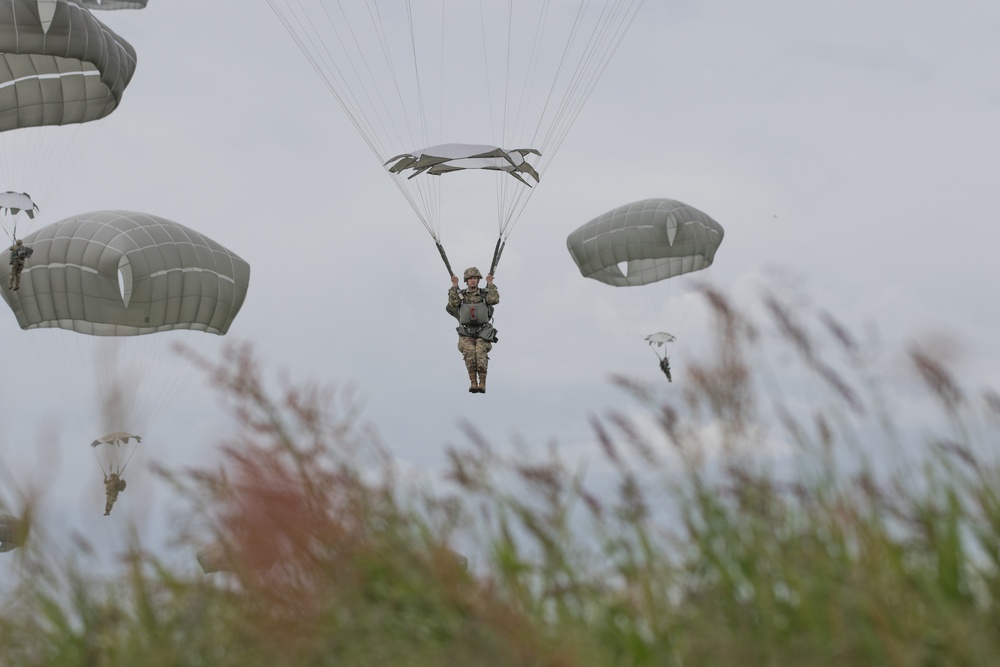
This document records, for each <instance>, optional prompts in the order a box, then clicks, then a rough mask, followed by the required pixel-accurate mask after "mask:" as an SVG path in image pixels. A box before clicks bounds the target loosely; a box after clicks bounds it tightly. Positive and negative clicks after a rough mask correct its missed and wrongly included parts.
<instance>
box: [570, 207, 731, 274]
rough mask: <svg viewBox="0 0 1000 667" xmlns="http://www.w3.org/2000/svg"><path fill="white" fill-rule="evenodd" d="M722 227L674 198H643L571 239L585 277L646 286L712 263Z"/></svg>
mask: <svg viewBox="0 0 1000 667" xmlns="http://www.w3.org/2000/svg"><path fill="white" fill-rule="evenodd" d="M724 234H725V231H724V230H723V229H722V226H721V225H720V224H719V223H717V222H716V221H715V220H713V219H712V218H710V217H708V216H707V215H705V214H704V213H702V212H701V211H699V210H698V209H696V208H693V207H691V206H688V205H687V204H683V203H681V202H679V201H675V200H673V199H644V200H642V201H637V202H632V203H631V204H625V205H624V206H619V207H618V208H616V209H612V210H610V211H608V212H607V213H604V214H603V215H599V216H597V217H596V218H594V219H593V220H591V221H590V222H588V223H587V224H585V225H583V226H582V227H580V228H579V229H577V230H575V231H574V232H573V233H571V234H570V235H569V238H567V239H566V245H567V247H568V248H569V253H570V255H571V256H572V257H573V261H574V262H576V265H577V267H578V268H579V269H580V273H581V274H583V276H584V277H585V278H592V279H594V280H598V281H600V282H602V283H606V284H608V285H613V286H616V287H635V286H639V285H647V284H649V283H654V282H657V281H660V280H665V279H667V278H673V277H675V276H680V275H683V274H685V273H690V272H692V271H700V270H701V269H705V268H707V267H709V266H711V265H712V261H713V260H714V259H715V251H716V250H717V249H718V248H719V244H721V243H722V237H723V235H724Z"/></svg>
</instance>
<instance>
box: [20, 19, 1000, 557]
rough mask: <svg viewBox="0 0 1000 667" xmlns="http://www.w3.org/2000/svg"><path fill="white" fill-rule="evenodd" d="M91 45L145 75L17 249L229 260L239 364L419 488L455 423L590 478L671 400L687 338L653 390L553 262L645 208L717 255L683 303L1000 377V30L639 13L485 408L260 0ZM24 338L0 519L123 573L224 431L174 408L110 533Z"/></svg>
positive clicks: (429, 271)
mask: <svg viewBox="0 0 1000 667" xmlns="http://www.w3.org/2000/svg"><path fill="white" fill-rule="evenodd" d="M99 17H100V18H101V20H103V21H104V22H105V23H106V24H107V25H109V26H110V27H112V28H113V29H114V30H115V31H116V32H118V33H119V34H120V35H122V36H123V37H124V38H125V39H127V40H128V41H129V42H130V43H131V44H132V45H133V46H134V47H135V49H136V51H137V53H138V67H137V71H136V74H135V77H134V79H133V80H132V82H131V84H130V86H129V87H128V89H127V90H126V92H125V96H124V98H123V101H122V103H121V105H120V107H119V108H118V109H117V110H116V111H115V112H114V113H113V114H112V115H111V116H109V117H108V118H107V119H105V120H103V121H101V123H100V125H101V127H100V128H98V129H97V131H96V132H95V135H94V137H93V139H92V140H91V141H90V143H89V144H88V145H87V151H86V153H85V154H84V155H82V156H81V157H80V158H79V161H78V162H77V164H76V168H75V170H74V171H73V172H72V173H71V175H70V176H69V177H67V178H65V179H63V180H62V181H61V182H60V184H59V186H58V188H56V190H55V191H54V192H52V193H51V194H50V197H49V199H50V201H41V202H39V203H40V206H41V207H42V215H41V216H40V218H39V219H38V220H37V221H36V225H35V228H37V227H38V226H40V225H43V224H47V223H49V222H55V221H57V220H61V219H63V218H65V217H68V216H70V215H73V214H77V213H84V212H88V211H94V210H100V209H126V210H136V211H142V212H146V213H151V214H155V215H159V216H162V217H165V218H168V219H171V220H174V221H176V222H179V223H181V224H183V225H187V226H189V227H193V228H195V229H197V230H199V231H201V232H203V233H204V234H207V235H208V236H210V237H212V238H214V239H215V240H217V241H219V242H220V243H223V244H224V245H226V246H227V247H229V248H231V249H232V250H233V251H235V252H236V253H238V254H240V255H241V256H242V257H243V258H244V259H246V260H247V261H248V262H249V263H250V265H251V267H252V275H251V285H250V292H249V295H248V297H247V300H246V303H245V306H244V308H243V310H242V312H241V313H240V315H239V316H238V317H237V319H236V322H235V324H234V326H233V327H232V329H231V330H230V334H229V337H231V338H233V339H236V340H242V341H251V342H252V343H254V345H255V346H256V349H257V350H258V352H259V354H260V357H261V359H262V360H263V361H264V362H265V364H266V367H267V371H268V376H269V377H277V374H278V373H279V372H285V373H287V374H288V375H289V376H290V377H291V378H292V379H301V380H305V379H313V380H319V381H322V382H325V383H329V384H332V385H336V386H351V387H354V388H355V390H356V395H357V397H358V401H359V403H360V404H361V406H362V407H363V415H364V417H365V418H366V419H368V420H370V421H371V422H373V423H375V424H377V427H378V429H379V431H380V433H381V434H382V436H383V438H384V439H385V440H386V442H387V443H388V444H389V446H390V447H391V448H392V450H393V451H394V452H395V453H396V455H397V456H398V457H399V459H400V460H401V461H403V462H405V463H406V464H407V465H408V466H413V467H414V468H416V469H418V470H420V469H424V470H433V469H434V468H435V466H437V465H439V464H440V463H441V461H442V458H443V457H442V452H443V449H444V447H445V446H446V445H447V444H454V443H461V442H463V436H462V434H461V430H460V428H459V424H460V422H461V421H462V420H473V421H475V422H476V423H478V424H480V425H482V427H483V428H484V429H486V430H487V431H488V432H489V433H490V434H491V435H492V437H493V439H494V440H495V441H497V442H499V443H503V442H509V441H512V440H513V439H514V438H515V437H521V438H522V439H523V440H524V441H526V442H528V443H537V445H538V446H542V445H544V444H546V443H547V442H549V441H550V440H552V439H556V440H557V441H558V442H559V443H560V444H562V445H563V446H565V447H567V448H573V447H579V448H582V449H586V446H587V443H588V442H589V440H590V437H589V432H588V428H587V426H586V419H587V416H588V415H590V414H592V413H600V412H602V411H604V410H605V409H607V408H609V407H615V406H617V407H621V406H626V405H628V400H627V399H626V398H625V397H623V396H622V394H621V392H620V391H619V390H618V389H616V388H614V387H613V386H612V385H611V384H610V383H609V381H608V379H609V376H610V375H611V374H612V373H620V374H625V375H629V376H632V377H634V378H636V379H638V380H641V381H644V382H648V383H650V384H651V385H654V386H655V387H656V388H657V391H659V392H662V394H663V396H664V398H669V397H670V396H671V393H672V392H677V391H679V387H680V386H682V384H683V382H684V374H685V356H684V355H685V351H686V350H688V351H689V352H690V353H691V354H693V353H694V352H695V350H696V348H697V345H696V344H695V343H694V342H693V341H699V340H702V339H703V338H704V337H705V335H706V333H707V332H706V330H705V327H706V324H707V322H706V321H705V320H704V319H703V317H702V315H703V314H702V313H700V312H699V310H698V308H697V307H696V308H694V309H693V310H692V313H691V314H689V315H688V316H687V318H686V320H685V323H684V326H683V329H682V330H681V331H679V332H678V335H679V336H680V341H679V343H678V347H677V350H676V352H675V353H674V368H675V372H674V378H675V383H674V384H673V385H668V384H667V383H665V382H664V381H663V378H662V376H661V375H660V374H659V371H658V370H657V368H656V360H655V358H654V357H653V355H652V354H650V352H649V350H648V349H647V348H646V347H645V345H644V343H643V342H642V340H641V338H639V337H638V336H637V334H636V332H635V331H634V330H633V329H631V328H630V327H629V326H627V325H625V324H624V323H623V322H622V321H621V320H620V318H619V316H618V314H617V313H616V310H615V309H614V307H613V304H611V303H610V302H609V301H606V300H604V299H602V298H600V297H598V296H596V295H597V293H598V292H597V291H595V287H596V286H595V285H591V284H588V282H587V281H585V280H584V279H583V278H582V277H581V276H580V274H579V272H578V271H577V269H576V267H575V266H574V265H573V263H572V261H571V260H570V257H569V255H568V253H567V251H566V248H565V238H566V236H567V235H568V234H569V232H570V231H572V230H573V229H574V228H576V227H577V226H579V225H581V224H583V223H584V222H586V221H587V220H589V219H591V218H593V217H594V216H596V215H599V214H600V213H603V212H604V211H606V210H608V209H611V208H614V207H616V206H619V205H621V204H624V203H627V202H630V201H633V200H637V199H643V198H648V197H669V198H674V199H679V200H681V201H684V202H686V203H688V204H690V205H692V206H695V207H697V208H699V209H701V210H703V211H705V212H706V213H708V214H709V215H711V216H712V217H714V218H715V219H716V220H717V221H719V222H720V223H721V224H722V225H723V227H725V230H726V236H725V241H724V242H723V245H722V247H721V248H720V250H719V251H718V254H717V255H716V262H715V265H714V266H713V267H712V268H711V269H709V270H708V271H706V272H704V274H703V275H702V276H701V277H704V278H705V279H708V280H710V281H711V282H712V283H713V284H715V285H716V286H718V287H719V288H721V289H722V290H724V291H726V292H727V293H729V294H731V295H733V296H734V297H735V298H738V299H747V300H749V299H750V298H751V297H752V296H753V295H754V294H756V293H757V292H758V290H759V287H760V286H761V285H764V284H768V283H770V282H772V281H773V280H775V278H774V276H775V275H778V276H781V278H780V280H781V281H782V282H783V284H784V285H795V286H796V288H798V289H801V290H802V291H803V293H805V294H807V295H808V296H809V298H810V299H811V300H812V302H813V303H815V304H818V305H819V306H822V307H823V308H825V309H827V310H829V311H831V312H833V313H834V314H835V315H837V316H838V317H840V318H841V319H842V320H844V321H845V322H846V323H847V324H848V325H850V326H853V327H857V328H858V329H864V328H869V329H875V330H877V331H878V332H879V335H880V337H881V338H883V339H884V340H886V341H888V342H889V343H890V344H895V343H905V342H906V341H909V340H912V339H914V338H917V337H920V336H927V335H932V334H940V333H947V334H949V335H951V336H953V337H954V338H955V339H956V340H958V341H962V349H963V350H964V353H963V356H962V357H961V360H960V361H961V368H962V369H963V370H964V371H965V372H966V373H967V377H970V378H971V379H972V381H973V382H974V383H975V384H976V385H995V384H996V380H997V378H998V377H1000V361H998V357H997V356H996V354H995V345H996V333H995V332H996V331H997V329H998V327H1000V309H998V307H997V303H998V299H997V296H998V295H997V285H998V284H1000V265H998V263H997V262H996V261H995V257H994V255H995V251H994V250H995V248H996V247H997V246H998V245H1000V231H998V225H997V211H998V210H1000V206H998V204H1000V202H998V199H1000V188H998V187H997V183H998V182H1000V178H998V177H1000V128H998V123H997V120H996V119H997V118H1000V81H998V79H997V77H996V76H995V73H994V70H995V68H996V64H997V63H998V62H1000V41H998V40H997V39H996V35H997V34H998V33H1000V5H998V4H997V3H995V2H987V1H985V0H982V1H973V0H969V1H967V2H962V3H950V4H946V3H937V2H929V1H917V2H914V1H912V0H907V1H903V0H885V1H883V2H880V3H871V2H862V1H860V0H838V1H836V2H834V1H832V0H829V1H827V0H819V1H816V2H808V3H803V2H797V1H794V0H784V1H782V0H762V1H761V2H755V3H739V2H733V1H731V0H730V1H727V2H723V1H713V0H699V1H698V2H687V1H683V2H673V1H672V2H663V1H661V0H650V2H647V3H646V5H645V6H644V7H643V9H642V11H641V14H640V17H639V20H638V21H637V22H636V24H635V25H634V26H633V28H632V30H631V32H630V34H629V36H628V37H627V38H626V40H625V41H624V43H623V44H622V46H621V48H620V49H619V51H618V53H617V54H616V57H615V59H614V60H613V62H612V63H611V65H610V67H609V68H608V69H607V71H606V73H605V75H604V77H603V79H602V80H601V82H600V84H599V85H598V87H597V88H596V90H595V92H594V94H593V96H592V97H591V99H590V100H589V102H588V104H587V106H586V107H585V109H584V111H583V113H582V114H581V115H580V117H579V118H578V120H577V122H576V124H575V125H574V127H573V129H572V131H571V132H570V134H569V136H568V138H567V140H566V142H565V143H564V144H563V146H562V147H561V149H560V151H559V153H558V156H557V157H556V158H555V159H554V161H553V163H552V165H551V167H550V168H549V170H548V171H547V172H546V174H545V178H544V179H543V182H542V183H541V184H540V186H539V187H538V189H537V192H535V193H534V196H533V198H532V199H531V201H530V202H529V204H528V206H527V207H526V209H525V212H524V214H523V216H522V218H521V220H520V222H519V223H518V225H517V228H516V229H515V231H514V232H513V234H512V236H511V238H510V243H509V245H508V248H507V250H506V252H505V255H504V260H503V263H502V264H501V266H500V269H499V270H498V273H497V278H496V282H497V285H498V286H499V288H500V291H501V294H502V301H501V304H500V306H498V308H497V311H496V326H497V328H498V329H499V330H500V332H501V333H500V338H501V342H500V343H498V344H497V345H496V346H495V348H494V352H493V354H492V355H491V357H492V361H491V365H490V386H489V393H488V394H487V395H486V396H472V395H470V394H468V392H467V386H468V385H467V376H466V374H465V371H464V367H463V364H462V361H461V358H460V355H459V353H458V351H457V350H456V346H455V343H456V340H455V339H456V336H455V333H454V321H453V320H452V319H451V318H450V317H449V316H448V315H447V314H445V312H444V301H445V292H446V290H447V287H448V285H449V281H448V276H447V275H446V273H445V270H444V267H443V266H442V264H441V262H440V259H439V257H438V255H437V251H436V249H435V248H434V245H433V241H432V240H431V238H430V237H429V236H428V234H427V232H426V231H425V230H424V228H423V227H422V226H421V225H420V223H419V221H418V220H417V219H416V217H415V216H414V214H413V212H412V211H411V209H410V208H409V207H408V205H407V204H406V202H405V201H404V199H403V198H402V197H401V196H400V195H399V193H398V192H397V190H396V188H395V187H393V185H392V183H391V181H390V179H389V178H388V177H387V176H386V174H385V173H384V171H383V169H382V167H381V166H380V165H379V164H378V162H377V160H375V159H374V158H373V156H372V154H371V152H370V151H369V150H368V148H367V147H366V146H365V145H364V144H363V143H362V141H361V139H360V138H359V136H358V135H357V133H356V132H355V130H354V128H353V127H352V126H351V125H350V124H349V123H348V121H347V119H346V116H345V115H344V114H343V112H342V111H341V109H340V108H339V107H338V106H337V104H336V102H335V100H334V99H333V97H332V96H331V95H330V94H329V92H328V91H327V90H326V89H325V88H324V87H323V85H322V83H321V81H320V79H319V78H318V77H317V75H316V74H315V73H314V72H313V71H312V69H310V67H309V66H308V64H307V62H306V61H305V59H304V58H303V56H302V54H301V53H300V52H299V51H298V49H297V48H296V46H295V45H294V43H293V42H292V40H291V38H290V37H289V36H288V34H287V33H286V32H285V31H284V29H283V28H282V26H281V25H280V23H279V22H278V21H277V19H276V18H275V16H274V14H273V12H272V10H271V9H270V7H269V6H268V4H267V2H265V0H212V1H211V2H206V1H205V0H150V3H149V6H148V7H147V8H146V9H145V10H142V11H120V12H103V13H101V14H100V15H99ZM491 219H492V218H487V220H491ZM447 233H448V234H449V237H448V239H447V241H448V242H449V254H450V255H451V259H452V262H453V264H455V265H456V266H457V267H464V266H467V265H471V264H477V265H479V266H480V268H485V266H487V265H488V264H489V259H490V255H491V253H492V248H493V241H494V239H495V231H494V227H492V226H491V225H490V224H489V223H487V224H484V225H483V227H482V228H481V229H479V228H475V229H470V230H465V229H456V228H455V227H454V226H453V227H451V228H449V229H448V230H447ZM0 315H3V313H0ZM8 315H10V314H9V313H8ZM31 335H32V334H31V333H29V332H22V331H21V330H20V329H19V328H18V327H17V324H16V322H15V320H14V318H13V316H12V315H11V316H9V317H0V340H3V341H4V349H5V350H6V352H7V354H6V355H5V357H6V364H5V373H4V375H5V378H6V380H5V382H4V383H3V385H2V386H0V413H2V414H3V416H4V419H3V420H2V428H0V455H2V457H3V458H2V463H3V465H4V466H5V467H6V469H7V470H8V471H9V473H10V477H11V478H12V479H13V480H17V484H14V483H13V482H11V483H8V486H7V489H6V491H5V493H4V497H5V498H6V499H7V501H8V502H12V503H14V504H15V506H16V504H17V502H18V500H17V498H18V491H17V489H16V488H15V487H16V486H18V485H20V486H21V487H22V488H28V487H31V486H32V485H33V484H35V485H49V486H51V487H52V491H51V493H49V494H47V496H46V499H45V501H44V503H45V504H44V510H45V512H46V514H47V515H51V516H54V517H58V518H59V520H60V521H63V522H66V523H67V524H72V525H75V526H78V527H80V528H81V529H82V530H84V531H85V532H91V533H92V534H94V535H97V536H100V537H101V538H102V539H106V540H107V541H108V542H109V543H115V544H123V543H124V539H125V532H124V531H125V527H126V525H127V522H128V520H129V518H134V517H141V516H144V515H145V514H146V513H148V512H149V508H150V507H151V506H159V507H162V506H164V505H167V504H169V502H170V499H169V497H168V494H167V492H166V490H165V489H162V488H159V487H156V485H154V484H152V483H149V484H146V488H145V489H142V480H143V479H149V477H148V473H147V472H145V471H146V469H147V466H148V464H149V463H150V462H152V461H157V462H163V463H166V464H168V465H172V466H188V465H198V464H205V463H207V462H210V461H212V460H213V457H214V455H215V445H216V443H217V442H218V441H219V440H220V439H221V438H222V437H223V436H224V435H225V434H226V430H227V428H228V421H227V418H225V417H224V416H223V414H222V412H221V410H220V409H219V406H218V402H217V401H216V400H215V398H213V395H212V394H211V393H208V392H207V391H206V390H204V388H203V387H202V383H201V382H200V380H199V379H198V378H197V377H195V378H194V379H192V380H191V381H190V382H189V383H188V385H187V390H186V393H185V394H184V395H183V396H181V397H179V398H178V399H177V400H176V401H174V402H173V403H172V404H171V406H170V408H169V410H168V411H167V412H166V413H165V414H163V415H162V416H161V417H159V418H158V419H157V420H156V422H155V423H153V424H151V426H150V428H149V432H148V433H147V434H145V436H146V437H145V441H144V444H145V445H146V447H145V448H144V450H143V451H142V452H140V453H139V454H138V455H137V456H136V459H135V461H134V462H133V464H132V466H133V467H132V468H130V470H131V474H132V475H133V476H134V478H135V479H136V480H137V481H136V482H135V483H134V484H132V485H130V487H129V491H127V492H126V493H125V494H123V496H122V499H121V500H120V501H119V502H120V505H119V507H116V510H115V515H113V516H112V517H111V518H110V519H108V518H105V517H102V516H101V508H102V505H103V494H102V488H101V484H100V477H99V470H98V469H97V467H96V463H95V462H94V460H93V457H92V456H91V452H90V451H89V448H88V447H87V445H88V444H89V443H90V441H91V440H92V439H93V438H94V437H95V436H96V435H99V434H95V433H92V432H90V430H91V429H92V428H93V427H92V426H90V425H83V424H82V420H81V418H80V417H79V416H78V415H76V414H74V411H72V410H70V409H69V408H68V407H67V406H66V405H65V404H64V403H63V402H62V399H60V398H57V394H56V393H55V392H53V391H52V376H51V375H50V374H49V373H48V372H46V371H43V367H44V366H43V364H42V363H41V361H40V360H39V359H38V357H37V355H38V354H42V353H43V352H39V351H38V350H37V349H36V348H35V347H34V346H32V345H31V344H30V342H28V341H27V339H28V337H30V336H31ZM685 341H688V343H687V346H685V344H684V343H685ZM84 381H86V380H84ZM81 393H82V394H83V396H81V401H82V400H84V399H86V398H87V396H86V391H85V390H82V391H81ZM133 488H136V489H140V490H137V491H133V490H132V489H133Z"/></svg>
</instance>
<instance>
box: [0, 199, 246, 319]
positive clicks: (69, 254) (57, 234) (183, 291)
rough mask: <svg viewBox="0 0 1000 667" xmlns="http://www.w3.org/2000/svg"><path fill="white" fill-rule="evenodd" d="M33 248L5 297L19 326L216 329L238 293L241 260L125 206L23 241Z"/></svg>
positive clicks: (3, 268) (230, 313)
mask: <svg viewBox="0 0 1000 667" xmlns="http://www.w3.org/2000/svg"><path fill="white" fill-rule="evenodd" d="M24 243H25V244H26V245H28V246H30V247H32V248H33V249H34V254H33V255H32V257H31V261H30V262H28V264H27V266H26V267H25V269H24V273H23V274H22V278H21V289H20V291H19V292H11V291H9V290H7V289H6V285H7V283H6V280H7V274H8V273H9V271H10V268H9V267H8V266H7V265H6V263H3V262H0V279H2V281H3V284H2V285H0V292H2V295H3V298H4V300H5V301H6V302H7V304H8V305H9V306H10V308H11V310H13V311H14V315H15V316H16V317H17V322H18V324H19V325H20V327H21V328H22V329H37V328H46V327H50V328H60V329H68V330H72V331H76V332H78V333H83V334H90V335H94V336H134V335H140V334H150V333H155V332H159V331H170V330H176V329H192V330H197V331H204V332H207V333H213V334H218V335H223V334H225V333H226V332H227V331H228V330H229V327H230V325H231V324H232V323H233V320H234V318H235V317H236V314H237V313H238V312H239V310H240V307H241V306H242V305H243V301H244V299H245V298H246V293H247V287H248V285H249V282H250V265H249V264H247V263H246V262H245V261H244V260H243V259H241V258H240V257H239V256H237V255H236V254H235V253H233V252H232V251H230V250H228V249H226V248H225V247H223V246H222V245H220V244H219V243H216V242H215V241H213V240H212V239H210V238H208V237H207V236H204V235H203V234H200V233H198V232H196V231H194V230H192V229H189V228H187V227H184V226H183V225H179V224H177V223H176V222H171V221H170V220H166V219H164V218H160V217H158V216H155V215H149V214H146V213H136V212H130V211H97V212H95V213H88V214H84V215H79V216H74V217H71V218H67V219H65V220H62V221H60V222H56V223H52V224H50V225H47V226H45V227H43V228H41V229H39V230H38V231H37V232H34V233H33V234H29V235H28V236H26V237H25V238H24Z"/></svg>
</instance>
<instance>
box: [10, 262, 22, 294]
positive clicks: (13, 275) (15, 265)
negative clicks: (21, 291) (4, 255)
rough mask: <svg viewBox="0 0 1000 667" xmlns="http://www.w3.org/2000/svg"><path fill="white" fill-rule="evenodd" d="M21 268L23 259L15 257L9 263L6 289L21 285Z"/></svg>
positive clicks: (16, 287)
mask: <svg viewBox="0 0 1000 667" xmlns="http://www.w3.org/2000/svg"><path fill="white" fill-rule="evenodd" d="M23 270H24V260H23V259H15V260H14V261H13V262H11V263H10V280H9V281H8V283H7V288H8V289H18V288H20V287H21V271H23Z"/></svg>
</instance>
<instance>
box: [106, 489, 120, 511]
mask: <svg viewBox="0 0 1000 667" xmlns="http://www.w3.org/2000/svg"><path fill="white" fill-rule="evenodd" d="M116 500H118V492H117V491H108V492H107V497H106V498H105V499H104V516H108V515H109V514H111V508H112V507H114V506H115V501H116Z"/></svg>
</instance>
